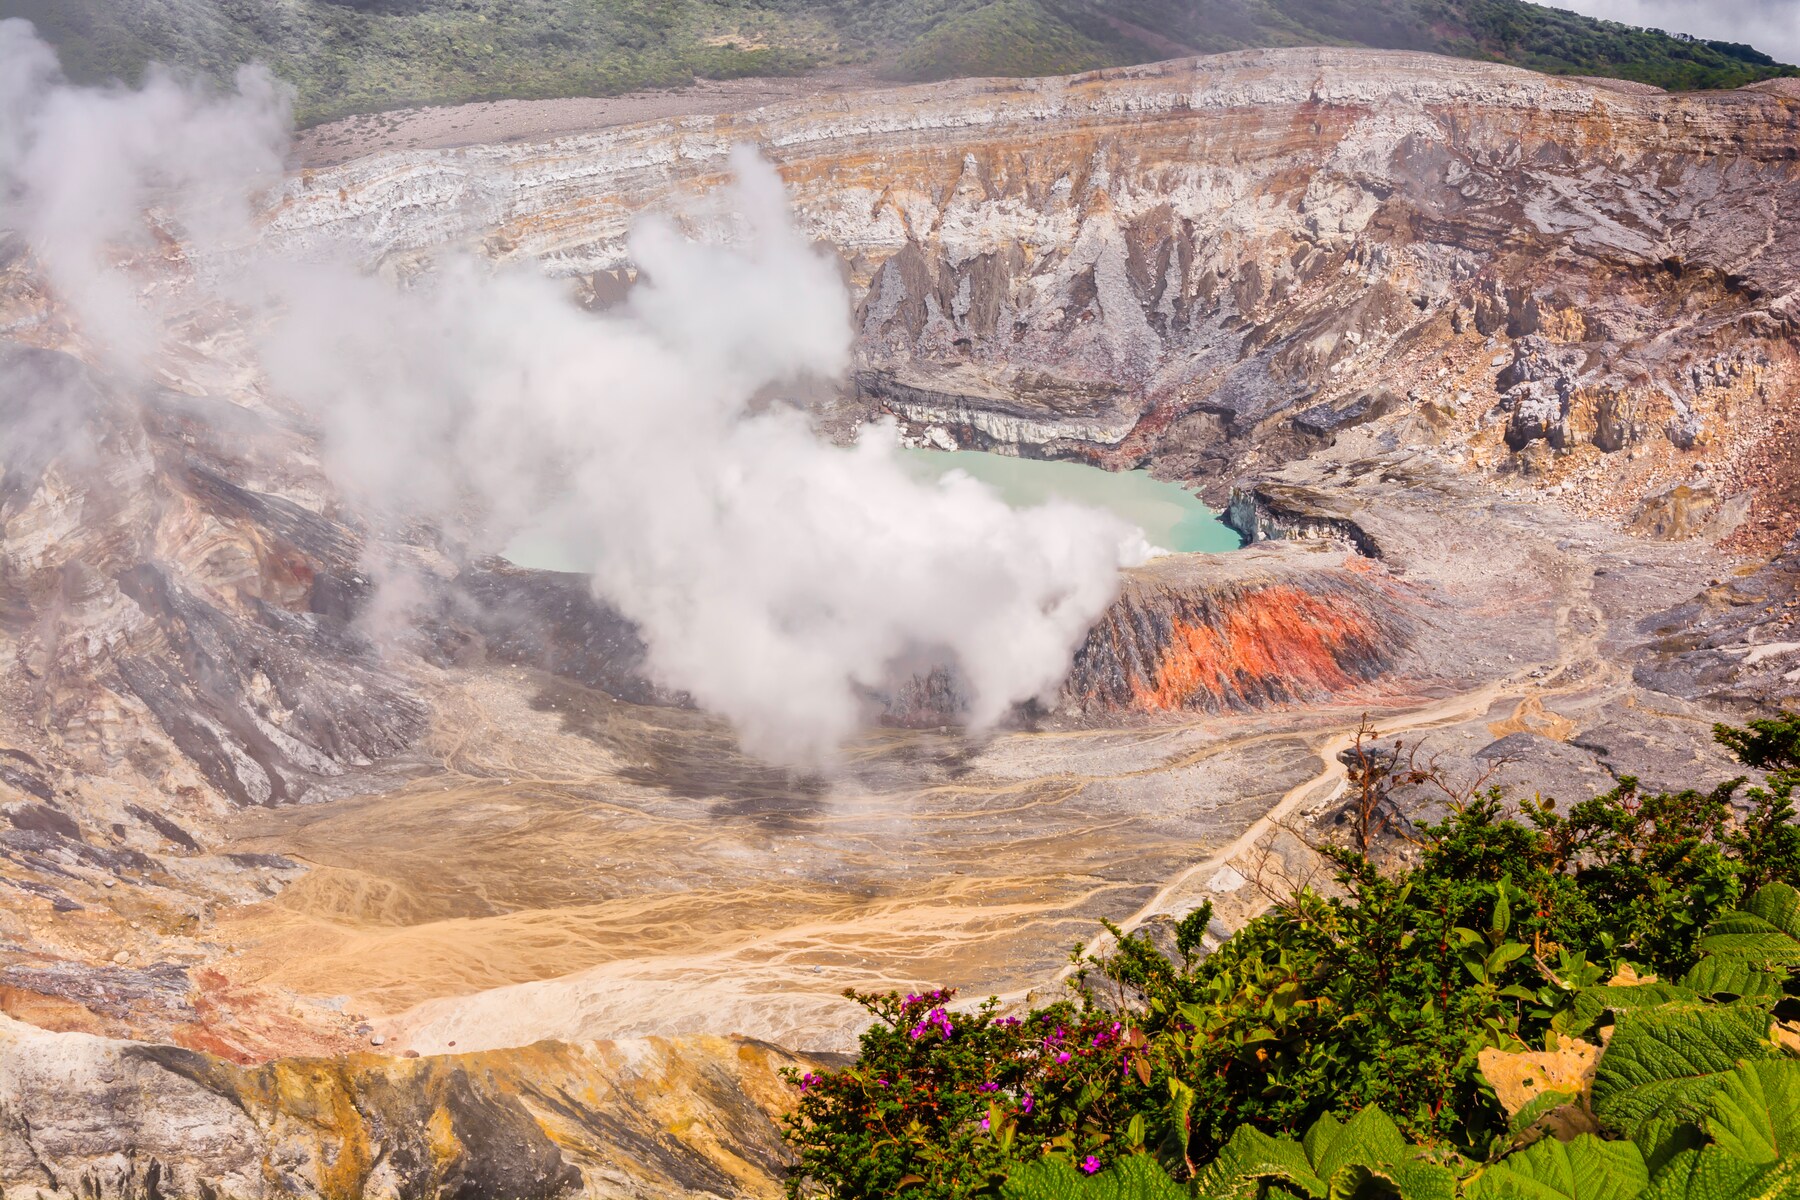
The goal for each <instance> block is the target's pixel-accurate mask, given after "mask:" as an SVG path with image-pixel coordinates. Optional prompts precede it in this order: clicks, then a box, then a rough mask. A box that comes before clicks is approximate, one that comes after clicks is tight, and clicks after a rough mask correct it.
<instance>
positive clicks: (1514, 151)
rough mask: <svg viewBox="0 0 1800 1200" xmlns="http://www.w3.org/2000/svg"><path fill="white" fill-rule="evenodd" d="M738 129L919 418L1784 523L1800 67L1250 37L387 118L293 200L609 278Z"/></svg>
mask: <svg viewBox="0 0 1800 1200" xmlns="http://www.w3.org/2000/svg"><path fill="white" fill-rule="evenodd" d="M746 141H748V142H754V143H756V144H757V145H759V146H760V147H762V148H763V150H764V151H765V152H766V153H768V154H769V155H771V156H772V157H773V158H775V160H776V161H777V162H778V163H779V164H780V165H781V168H782V170H783V173H784V175H785V177H786V179H787V181H788V184H789V186H790V189H791V190H792V192H793V195H794V198H795V202H796V204H797V205H798V207H799V210H800V213H801V218H802V220H803V222H804V224H805V225H806V227H807V228H808V229H809V230H810V231H811V232H812V233H813V234H814V235H815V236H817V237H818V238H819V239H820V240H821V241H823V242H826V243H829V244H830V245H832V246H834V247H835V248H836V249H837V251H838V252H839V253H840V254H841V255H842V256H843V258H844V261H845V263H846V269H847V272H848V275H849V277H850V279H851V280H852V282H853V284H854V286H855V289H856V295H857V298H858V299H857V303H858V310H857V321H858V328H859V333H860V338H859V356H860V359H861V363H862V367H861V373H860V375H859V382H860V384H861V386H860V389H859V390H860V394H861V397H862V401H863V403H864V404H865V405H866V407H867V408H868V409H870V410H876V409H880V408H886V409H887V410H888V411H891V412H893V413H895V414H896V415H898V416H899V417H901V418H902V419H903V420H904V421H905V422H906V424H907V425H908V427H909V429H910V431H911V432H912V433H913V434H914V435H915V436H917V437H920V438H922V439H925V440H929V441H932V442H934V443H936V444H959V445H983V444H988V443H991V442H995V441H1002V442H1009V443H1012V444H1014V445H1019V446H1023V447H1025V448H1027V449H1028V450H1029V451H1030V452H1033V453H1049V454H1058V453H1081V454H1086V455H1089V456H1099V457H1100V458H1102V459H1103V460H1104V461H1107V462H1110V463H1113V464H1123V465H1142V464H1145V463H1148V464H1151V465H1153V466H1154V467H1155V468H1156V469H1158V470H1159V471H1161V472H1162V473H1164V474H1166V475H1169V476H1171V477H1179V478H1187V479H1194V480H1197V481H1202V482H1207V483H1209V484H1210V486H1212V487H1213V488H1214V489H1215V490H1216V491H1217V495H1218V498H1219V499H1220V500H1221V501H1222V500H1223V499H1224V489H1225V485H1226V483H1227V482H1228V480H1229V478H1230V477H1231V476H1233V475H1234V474H1236V473H1239V472H1241V471H1244V470H1254V469H1256V468H1258V467H1259V466H1263V465H1267V464H1268V463H1269V462H1271V461H1275V462H1278V461H1281V460H1282V459H1284V458H1291V457H1294V456H1296V455H1303V454H1306V453H1309V452H1311V451H1312V450H1314V449H1316V448H1318V447H1319V446H1321V445H1323V444H1326V443H1329V442H1330V441H1332V440H1333V439H1335V438H1338V437H1340V436H1344V435H1345V434H1346V433H1348V432H1349V431H1352V430H1355V429H1359V428H1361V427H1362V426H1371V427H1372V428H1375V429H1378V430H1380V431H1383V432H1384V435H1385V436H1387V437H1389V439H1390V440H1392V441H1395V442H1397V443H1398V444H1406V443H1416V444H1428V445H1442V446H1444V447H1445V452H1446V454H1448V455H1450V456H1451V457H1453V458H1455V459H1456V461H1458V462H1460V463H1461V464H1462V465H1464V466H1466V467H1469V468H1471V469H1475V470H1479V471H1482V472H1485V473H1510V474H1517V475H1520V476H1523V477H1525V478H1527V479H1528V480H1529V481H1530V482H1531V483H1532V485H1533V486H1540V487H1556V488H1558V489H1560V491H1559V494H1562V495H1564V496H1565V497H1566V498H1567V500H1568V502H1569V503H1571V504H1573V505H1575V506H1576V507H1577V508H1579V509H1580V510H1582V511H1584V512H1587V513H1589V514H1591V515H1597V516H1608V517H1612V518H1617V519H1623V518H1624V517H1626V516H1628V515H1629V510H1630V508H1631V506H1632V505H1633V504H1634V503H1635V501H1636V498H1637V497H1639V496H1641V495H1643V494H1645V493H1647V492H1650V491H1654V490H1656V489H1658V488H1661V487H1666V486H1671V485H1675V484H1682V483H1689V482H1692V481H1693V480H1694V479H1695V478H1698V477H1700V476H1702V475H1703V476H1704V477H1705V478H1706V479H1707V480H1709V481H1710V485H1711V486H1715V487H1717V488H1718V489H1719V490H1720V491H1721V492H1722V494H1730V495H1737V494H1746V495H1753V496H1754V497H1755V503H1754V505H1753V506H1752V511H1750V512H1748V513H1747V514H1745V516H1744V519H1743V531H1742V534H1741V539H1742V540H1743V541H1744V542H1745V544H1754V545H1756V546H1759V547H1767V548H1769V549H1773V548H1774V547H1775V546H1776V545H1778V544H1780V543H1781V542H1782V541H1784V540H1785V538H1786V537H1787V536H1788V535H1789V534H1790V533H1791V532H1792V528H1793V525H1794V521H1795V517H1794V513H1795V510H1796V507H1797V506H1796V504H1795V499H1796V498H1795V497H1794V496H1793V495H1792V494H1791V492H1792V486H1791V484H1790V483H1788V482H1787V481H1788V480H1789V479H1790V478H1791V477H1792V476H1793V475H1794V474H1795V472H1794V471H1793V470H1792V469H1791V468H1792V467H1793V463H1792V462H1791V461H1790V459H1791V454H1792V453H1793V452H1792V451H1791V449H1790V447H1791V446H1792V445H1794V444H1800V439H1797V438H1796V437H1795V436H1794V435H1795V434H1796V433H1797V432H1800V430H1796V428H1795V426H1794V425H1793V421H1794V415H1793V410H1794V408H1795V404H1794V396H1795V391H1796V381H1797V380H1800V359H1797V357H1796V352H1795V348H1794V347H1795V344H1796V333H1797V331H1800V309H1797V308H1796V303H1797V302H1796V300H1795V293H1796V278H1797V277H1800V227H1797V226H1796V224H1795V223H1794V222H1792V221H1788V220H1783V219H1782V218H1781V216H1780V214H1781V213H1782V212H1784V211H1791V210H1793V209H1794V208H1796V207H1800V102H1797V101H1795V100H1793V99H1791V98H1786V97H1783V96H1781V95H1777V94H1775V93H1771V92H1767V91H1745V92H1738V93H1723V94H1706V95H1684V96H1670V95H1662V94H1656V93H1649V94H1643V93H1637V92H1625V91H1620V90H1615V89H1612V88H1607V87H1604V86H1599V85H1594V84H1589V83H1584V82H1580V81H1575V80H1566V79H1552V78H1547V77H1544V76H1540V75H1535V74H1531V73H1528V72H1524V71H1519V70H1514V69H1511V68H1504V67H1497V66H1491V65H1486V64H1478V63H1470V62H1462V61H1453V60H1448V59H1439V58H1433V57H1430V56H1423V55H1414V54H1403V53H1382V52H1372V51H1349V50H1287V51H1256V52H1248V53H1241V54H1230V55H1219V56H1214V57H1209V58H1201V59H1191V60H1179V61H1174V62H1169V63H1163V64H1157V65H1153V66H1149V67H1142V68H1130V69H1126V70H1120V71H1110V72H1101V73H1096V74H1092V75H1084V76H1076V77H1071V78H1066V79H1052V80H1028V81H969V82H963V83H959V84H953V85H933V86H932V87H929V88H922V89H912V90H902V91H899V92H889V93H871V94H866V95H858V94H854V93H853V94H849V95H845V96H834V97H830V98H826V99H823V100H821V101H820V102H819V104H817V105H777V106H771V107H769V108H765V109H761V110H758V111H756V112H753V113H749V114H742V115H734V116H706V117H692V118H685V119H677V120H670V121H664V122H657V123H651V124H646V125H641V126H631V127H621V128H617V129H610V130H605V131H602V132H598V133H595V134H592V135H588V136H582V137H570V138H562V139H559V140H556V141H553V142H549V143H545V144H541V145H509V146H489V147H469V148H466V149H462V150H446V151H414V152H406V153H389V154H381V155H376V156H373V157H370V158H367V159H363V160H359V161H356V162H352V163H349V164H345V165H343V166H340V167H335V168H331V169H329V170H320V171H314V172H307V173H303V174H301V175H299V176H297V177H295V178H294V180H293V181H292V182H291V183H290V185H289V187H288V189H287V191H286V193H285V194H284V195H283V197H282V198H281V200H280V202H279V204H278V206H277V209H276V211H275V213H274V215H273V218H272V229H271V232H272V234H273V236H275V237H277V238H280V239H283V240H285V241H286V242H288V243H290V244H292V245H295V246H298V247H300V248H302V249H305V248H308V247H313V246H316V245H320V244H323V243H325V242H327V241H336V242H340V243H344V244H348V245H350V246H351V247H353V248H354V249H355V251H356V252H357V253H359V254H362V255H364V256H366V257H367V258H369V259H371V260H376V261H381V262H383V263H385V264H387V266H388V268H389V269H392V270H396V271H410V270H416V269H418V268H419V267H420V266H421V264H422V262H423V260H425V259H426V258H428V257H429V255H430V254H431V253H433V252H434V251H435V250H437V249H438V248H440V247H443V246H446V245H451V246H465V247H474V248H478V249H479V250H480V251H481V252H483V253H486V254H489V255H492V256H495V257H498V258H516V257H530V258H535V259H538V260H540V261H542V262H543V263H544V264H545V265H546V266H547V267H548V269H550V270H551V271H553V272H557V273H561V274H567V275H570V276H575V277H579V278H580V279H581V280H583V281H584V282H583V286H584V287H588V286H589V284H588V282H586V281H591V280H596V279H597V280H598V281H599V282H598V283H595V284H593V285H592V288H593V290H595V291H596V292H599V291H606V292H607V293H608V294H611V293H612V292H613V291H614V290H616V288H617V283H618V280H619V278H620V276H619V275H618V274H616V272H619V271H621V270H624V271H625V272H626V274H629V270H628V264H627V263H626V261H625V250H624V242H623V237H624V233H625V230H626V229H627V227H628V225H629V222H630V220H631V218H632V217H633V216H634V215H635V214H636V213H637V212H639V211H642V210H644V209H646V208H652V207H656V208H665V209H668V208H675V209H679V208H681V207H682V206H683V205H684V204H688V203H690V201H691V198H692V197H693V196H695V195H697V194H698V193H700V192H701V191H703V190H704V189H705V188H707V187H709V186H710V185H712V184H713V183H715V182H717V180H718V179H719V178H720V175H721V172H722V171H723V170H724V169H725V156H726V154H727V152H728V150H729V148H730V147H731V146H732V145H734V144H736V143H739V142H746ZM717 217H718V215H717V214H713V215H712V216H710V217H696V218H695V221H696V223H697V224H703V225H704V224H710V225H712V226H714V227H719V226H720V222H719V221H718V219H717ZM600 284H605V287H601V286H600Z"/></svg>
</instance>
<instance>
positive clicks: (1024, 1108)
mask: <svg viewBox="0 0 1800 1200" xmlns="http://www.w3.org/2000/svg"><path fill="white" fill-rule="evenodd" d="M1035 1103H1037V1102H1036V1101H1035V1100H1033V1099H1032V1098H1031V1093H1030V1092H1026V1093H1025V1098H1024V1099H1023V1100H1021V1101H1020V1102H1019V1111H1020V1112H1026V1113H1028V1112H1030V1111H1031V1108H1032V1105H1033V1104H1035Z"/></svg>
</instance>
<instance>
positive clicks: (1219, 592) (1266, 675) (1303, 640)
mask: <svg viewBox="0 0 1800 1200" xmlns="http://www.w3.org/2000/svg"><path fill="white" fill-rule="evenodd" d="M1284 557H1285V556H1276V555H1270V554H1263V553H1258V552H1256V551H1251V550H1246V551H1243V552H1241V553H1239V554H1237V555H1233V556H1232V561H1231V562H1230V563H1229V564H1228V565H1225V566H1223V567H1221V566H1219V565H1216V564H1213V563H1210V562H1205V561H1198V562H1197V561H1196V560H1195V558H1193V557H1191V556H1186V555H1181V556H1171V557H1170V558H1166V559H1159V560H1156V561H1155V562H1153V563H1152V564H1151V565H1150V566H1149V567H1147V568H1143V569H1140V570H1138V571H1135V572H1133V573H1131V574H1130V575H1129V576H1128V577H1127V578H1126V582H1125V587H1124V592H1123V594H1122V595H1121V596H1120V598H1119V599H1118V601H1117V602H1115V603H1114V604H1113V606H1112V607H1111V608H1110V609H1109V610H1107V613H1106V615H1105V616H1104V617H1103V618H1102V619H1101V621H1100V623H1099V624H1098V625H1096V626H1095V627H1094V629H1093V631H1092V632H1091V633H1089V634H1088V638H1087V642H1086V644H1085V645H1083V646H1082V648H1081V649H1080V650H1079V651H1077V652H1076V655H1075V666H1074V669H1073V670H1072V671H1071V672H1070V673H1069V679H1068V682H1067V683H1066V684H1064V687H1063V694H1064V696H1065V698H1066V700H1067V702H1068V703H1069V704H1071V705H1072V706H1073V707H1076V708H1077V709H1079V710H1081V711H1084V712H1090V713H1116V712H1121V711H1123V712H1144V713H1170V712H1184V711H1198V712H1222V711H1232V710H1238V711H1243V710H1248V709H1257V708H1265V707H1272V706H1277V705H1292V704H1302V703H1314V704H1317V703H1321V702H1338V703H1350V702H1354V701H1355V700H1356V699H1357V698H1358V697H1359V693H1362V692H1363V689H1364V688H1365V687H1366V686H1367V685H1370V684H1372V683H1374V682H1375V681H1376V680H1379V679H1380V678H1381V677H1382V676H1384V675H1386V674H1388V673H1389V672H1390V671H1392V670H1393V668H1394V667H1395V666H1396V665H1397V664H1398V663H1400V662H1401V661H1403V660H1405V659H1406V658H1407V657H1408V651H1409V650H1410V648H1411V644H1412V640H1413V633H1414V630H1415V628H1416V626H1417V625H1418V623H1419V622H1421V621H1425V620H1429V619H1430V615H1429V609H1430V605H1429V604H1428V603H1427V602H1426V601H1425V600H1424V599H1423V598H1422V597H1421V596H1419V595H1418V594H1417V593H1415V592H1413V591H1411V590H1410V589H1408V588H1407V587H1406V586H1405V585H1404V584H1402V583H1401V582H1400V581H1398V580H1396V579H1393V578H1391V577H1390V576H1388V574H1387V572H1386V571H1384V570H1382V569H1381V568H1380V567H1379V566H1376V565H1372V564H1367V563H1366V562H1363V560H1359V559H1354V558H1352V559H1351V560H1350V561H1352V562H1357V563H1361V564H1362V565H1359V566H1357V567H1355V568H1354V569H1346V567H1345V566H1344V565H1343V560H1342V559H1341V558H1340V557H1339V556H1332V559H1331V561H1330V564H1329V567H1326V566H1325V565H1324V564H1320V565H1319V566H1316V567H1314V568H1313V569H1311V570H1307V569H1305V568H1304V567H1301V568H1299V569H1296V567H1295V565H1294V563H1293V562H1292V559H1291V558H1286V561H1284ZM1363 698H1365V699H1366V693H1364V694H1363Z"/></svg>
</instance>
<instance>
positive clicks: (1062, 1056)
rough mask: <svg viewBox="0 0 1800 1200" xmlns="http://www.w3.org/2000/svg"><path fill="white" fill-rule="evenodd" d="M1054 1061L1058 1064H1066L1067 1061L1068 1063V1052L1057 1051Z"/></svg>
mask: <svg viewBox="0 0 1800 1200" xmlns="http://www.w3.org/2000/svg"><path fill="white" fill-rule="evenodd" d="M1056 1061H1057V1062H1058V1063H1066V1062H1068V1061H1069V1052H1068V1051H1067V1050H1059V1051H1057V1054H1056Z"/></svg>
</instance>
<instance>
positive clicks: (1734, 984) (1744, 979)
mask: <svg viewBox="0 0 1800 1200" xmlns="http://www.w3.org/2000/svg"><path fill="white" fill-rule="evenodd" d="M1715 928H1717V926H1715ZM1681 986H1682V987H1684V988H1686V989H1687V990H1688V991H1690V992H1693V993H1694V994H1695V995H1696V996H1702V997H1705V998H1707V999H1714V998H1718V997H1730V998H1742V999H1746V1000H1767V1001H1768V1002H1770V1003H1774V1002H1775V1001H1777V1000H1779V999H1780V998H1781V976H1780V975H1777V974H1776V973H1775V972H1773V971H1765V970H1763V969H1762V968H1761V967H1759V966H1757V965H1756V964H1754V963H1751V962H1748V961H1746V960H1744V959H1741V958H1731V957H1726V956H1721V955H1717V954H1709V955H1707V956H1706V957H1705V958H1703V959H1701V960H1700V961H1699V962H1697V963H1695V964H1694V969H1693V970H1691V971H1689V972H1688V973H1687V974H1686V975H1683V976H1682V977H1681Z"/></svg>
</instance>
